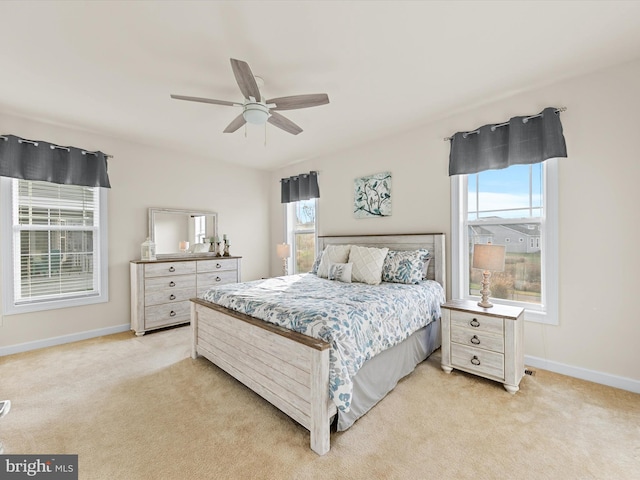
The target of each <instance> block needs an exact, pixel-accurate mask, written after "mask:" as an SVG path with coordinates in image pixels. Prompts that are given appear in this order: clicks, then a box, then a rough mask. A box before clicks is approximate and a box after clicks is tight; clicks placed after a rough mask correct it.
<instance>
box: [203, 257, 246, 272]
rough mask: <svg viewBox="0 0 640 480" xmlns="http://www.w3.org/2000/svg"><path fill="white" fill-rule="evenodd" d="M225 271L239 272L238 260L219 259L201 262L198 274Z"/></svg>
mask: <svg viewBox="0 0 640 480" xmlns="http://www.w3.org/2000/svg"><path fill="white" fill-rule="evenodd" d="M225 270H233V271H237V270H238V260H237V259H236V258H219V259H215V260H199V261H198V273H203V272H220V271H225Z"/></svg>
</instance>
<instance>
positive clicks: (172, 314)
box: [144, 300, 191, 329]
mask: <svg viewBox="0 0 640 480" xmlns="http://www.w3.org/2000/svg"><path fill="white" fill-rule="evenodd" d="M144 316H145V322H144V326H145V328H146V329H149V328H153V327H159V326H160V327H161V326H165V325H171V324H173V323H181V322H188V321H189V320H191V302H190V301H189V300H185V301H182V302H176V303H165V304H162V305H152V306H150V307H145V309H144Z"/></svg>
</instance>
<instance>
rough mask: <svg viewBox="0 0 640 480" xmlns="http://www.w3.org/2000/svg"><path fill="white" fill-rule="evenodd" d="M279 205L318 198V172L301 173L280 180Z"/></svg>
mask: <svg viewBox="0 0 640 480" xmlns="http://www.w3.org/2000/svg"><path fill="white" fill-rule="evenodd" d="M280 188H281V203H291V202H298V201H300V200H309V199H311V198H320V189H319V188H318V172H309V173H301V174H299V175H295V176H293V177H288V178H283V179H282V180H280Z"/></svg>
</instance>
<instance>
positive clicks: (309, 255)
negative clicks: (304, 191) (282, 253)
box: [286, 198, 318, 274]
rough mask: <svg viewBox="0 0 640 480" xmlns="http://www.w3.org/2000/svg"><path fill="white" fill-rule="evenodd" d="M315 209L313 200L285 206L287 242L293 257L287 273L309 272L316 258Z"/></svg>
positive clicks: (316, 205) (315, 201)
mask: <svg viewBox="0 0 640 480" xmlns="http://www.w3.org/2000/svg"><path fill="white" fill-rule="evenodd" d="M317 207H318V203H317V199H315V198H312V199H310V200H300V201H298V202H291V203H287V204H286V209H287V239H288V240H287V242H288V243H289V244H290V245H291V253H292V255H293V265H292V266H290V267H289V273H292V274H293V273H307V272H310V271H311V267H312V266H313V261H314V260H315V257H316V244H317V242H316V239H317V215H316V214H317Z"/></svg>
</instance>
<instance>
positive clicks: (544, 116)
mask: <svg viewBox="0 0 640 480" xmlns="http://www.w3.org/2000/svg"><path fill="white" fill-rule="evenodd" d="M450 140H451V153H450V155H449V175H460V174H467V173H478V172H482V171H485V170H497V169H501V168H507V167H509V166H511V165H529V164H532V163H540V162H543V161H545V160H547V159H549V158H557V157H566V156H567V146H566V144H565V141H564V135H563V134H562V123H561V122H560V110H559V109H557V108H552V107H548V108H545V109H544V110H543V111H542V112H540V113H539V114H537V115H531V116H525V117H513V118H511V119H510V120H509V121H508V122H504V123H501V124H494V125H485V126H483V127H480V128H478V129H477V130H474V131H472V132H458V133H456V134H455V135H453V137H451V138H450Z"/></svg>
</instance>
